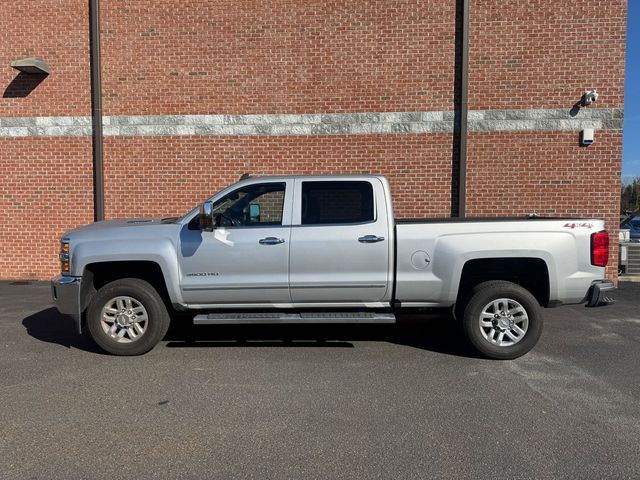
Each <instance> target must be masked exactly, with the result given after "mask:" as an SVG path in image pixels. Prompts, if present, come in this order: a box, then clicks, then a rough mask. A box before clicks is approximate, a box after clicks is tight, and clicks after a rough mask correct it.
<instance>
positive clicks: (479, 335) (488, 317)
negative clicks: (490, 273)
mask: <svg viewBox="0 0 640 480" xmlns="http://www.w3.org/2000/svg"><path fill="white" fill-rule="evenodd" d="M462 327H463V330H464V333H465V336H466V338H467V340H468V341H469V342H470V343H471V345H472V346H473V347H474V348H475V349H476V350H477V351H478V352H480V353H481V354H482V355H484V356H487V357H489V358H494V359H498V360H510V359H514V358H518V357H520V356H522V355H524V354H525V353H527V352H529V351H530V350H531V349H532V348H533V347H534V346H535V345H536V343H537V342H538V339H539V338H540V335H541V334H542V309H541V307H540V305H539V304H538V301H537V300H536V298H535V297H534V296H533V295H532V294H531V293H530V292H529V291H528V290H526V289H524V288H522V287H521V286H520V285H517V284H515V283H512V282H507V281H503V280H493V281H489V282H484V283H481V284H479V285H477V286H476V287H475V288H474V289H473V290H472V292H471V295H470V296H469V297H468V302H467V303H466V305H464V306H463V315H462Z"/></svg>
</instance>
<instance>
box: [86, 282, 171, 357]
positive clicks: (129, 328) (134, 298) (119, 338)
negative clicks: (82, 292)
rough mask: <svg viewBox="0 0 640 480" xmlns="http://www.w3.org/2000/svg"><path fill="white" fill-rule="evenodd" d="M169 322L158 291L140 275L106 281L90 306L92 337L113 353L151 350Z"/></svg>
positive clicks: (89, 326)
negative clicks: (139, 276) (138, 276)
mask: <svg viewBox="0 0 640 480" xmlns="http://www.w3.org/2000/svg"><path fill="white" fill-rule="evenodd" d="M169 323H170V317H169V313H168V312H167V308H166V306H165V304H164V302H163V301H162V298H161V297H160V295H159V294H158V292H157V291H156V290H155V288H153V287H152V286H151V285H150V284H149V283H148V282H145V281H144V280H140V279H138V278H123V279H120V280H116V281H114V282H111V283H108V284H106V285H105V286H103V287H102V288H101V289H100V290H98V292H97V293H96V294H95V295H94V296H93V298H92V299H91V303H90V304H89V308H88V309H87V327H88V328H89V332H90V333H91V337H92V338H93V339H94V341H95V342H96V343H97V344H98V345H99V346H100V347H101V348H102V349H103V350H106V351H107V352H109V353H112V354H114V355H141V354H143V353H146V352H148V351H149V350H151V349H152V348H153V347H155V346H156V345H157V344H158V342H159V341H160V340H162V337H164V335H165V333H167V329H168V328H169Z"/></svg>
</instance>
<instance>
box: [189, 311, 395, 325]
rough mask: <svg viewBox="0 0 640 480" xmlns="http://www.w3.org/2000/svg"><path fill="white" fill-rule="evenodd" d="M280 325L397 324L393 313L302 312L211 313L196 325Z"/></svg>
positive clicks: (194, 321)
mask: <svg viewBox="0 0 640 480" xmlns="http://www.w3.org/2000/svg"><path fill="white" fill-rule="evenodd" d="M255 323H264V324H279V323H396V316H395V315H394V314H393V313H374V312H302V313H209V314H204V315H196V316H195V317H194V318H193V324H194V325H228V324H232V325H237V324H255Z"/></svg>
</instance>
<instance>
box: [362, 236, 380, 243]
mask: <svg viewBox="0 0 640 480" xmlns="http://www.w3.org/2000/svg"><path fill="white" fill-rule="evenodd" d="M358 241H359V242H361V243H376V242H383V241H384V237H379V236H377V235H365V236H364V237H360V238H359V239H358Z"/></svg>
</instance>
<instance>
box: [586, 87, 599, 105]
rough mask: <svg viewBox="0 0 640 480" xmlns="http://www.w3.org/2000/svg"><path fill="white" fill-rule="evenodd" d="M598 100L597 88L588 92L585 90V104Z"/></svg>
mask: <svg viewBox="0 0 640 480" xmlns="http://www.w3.org/2000/svg"><path fill="white" fill-rule="evenodd" d="M597 100H598V92H597V90H596V89H595V88H594V89H593V90H589V91H588V92H585V94H584V95H583V96H582V103H583V105H585V106H587V105H591V104H592V103H593V102H596V101H597Z"/></svg>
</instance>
